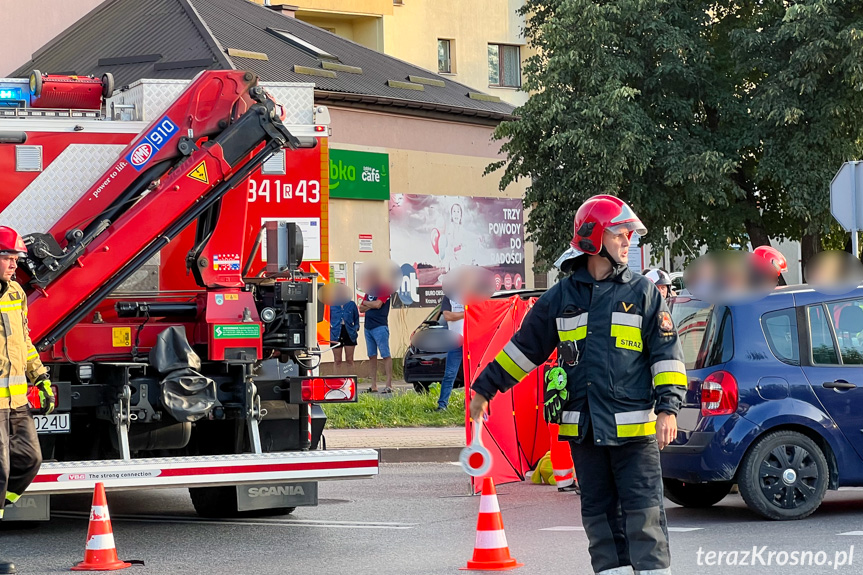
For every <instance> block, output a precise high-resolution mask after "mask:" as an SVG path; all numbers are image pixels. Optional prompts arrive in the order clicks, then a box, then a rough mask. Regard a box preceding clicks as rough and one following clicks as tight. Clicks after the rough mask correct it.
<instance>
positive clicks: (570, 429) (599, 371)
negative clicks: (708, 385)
mask: <svg viewBox="0 0 863 575" xmlns="http://www.w3.org/2000/svg"><path fill="white" fill-rule="evenodd" d="M586 263H587V256H580V257H578V258H577V259H576V261H575V263H574V272H573V274H572V275H571V276H569V277H567V278H565V279H563V280H562V281H560V282H559V283H557V284H556V285H555V286H553V287H552V288H551V289H549V290H548V291H547V292H546V293H544V294H543V295H542V297H540V298H539V299H538V300H537V301H536V303H535V304H534V306H533V308H532V309H531V310H530V311H529V312H528V313H527V315H526V316H525V318H524V322H523V323H522V326H521V328H520V329H519V330H518V332H516V334H515V335H514V336H513V337H512V339H511V340H510V341H509V343H507V344H506V346H504V348H503V350H502V351H501V352H500V353H499V354H498V355H497V356H496V357H495V359H494V361H492V362H491V363H490V364H489V365H488V366H487V367H486V368H485V369H484V370H483V371H482V373H480V375H479V377H477V379H476V381H475V382H474V384H473V386H472V389H473V390H474V391H477V392H479V393H480V394H482V395H483V396H485V397H486V398H488V399H491V398H492V397H494V395H495V393H496V392H498V391H506V390H507V389H509V388H511V387H512V386H514V385H515V384H516V383H518V382H519V381H520V380H521V379H522V378H524V377H525V376H526V375H527V374H528V373H530V372H531V371H533V370H534V369H536V367H537V366H539V365H541V364H542V363H544V362H545V361H546V360H547V359H548V357H549V356H550V355H551V353H552V352H553V351H554V350H555V348H556V347H557V345H558V343H559V342H561V341H566V340H571V341H574V342H575V345H576V347H577V349H578V354H579V355H578V361H577V363H576V364H575V365H567V364H564V365H563V368H564V370H565V371H566V375H567V383H566V391H567V398H566V400H565V402H564V404H563V413H562V414H561V418H560V419H561V426H560V436H561V438H564V439H571V440H574V441H577V442H581V440H582V439H583V438H584V437H585V432H586V431H587V427H588V425H592V426H593V437H594V441H595V443H596V445H620V444H622V443H626V442H628V441H632V440H635V439H642V440H643V438H644V437H647V436H652V435H654V434H655V433H656V414H658V413H660V412H668V413H672V414H675V415H676V414H677V412H678V411H679V409H680V404H681V402H682V401H683V397H684V393H685V391H686V384H687V380H686V369H685V367H684V364H683V351H682V349H681V347H680V343H679V340H678V336H677V330H676V329H675V327H674V324H673V322H672V320H671V314H670V313H669V311H668V307H667V306H666V305H665V301H664V300H663V298H662V296H661V294H660V293H659V290H657V289H656V286H655V285H653V283H652V282H651V281H650V280H648V279H647V278H645V277H644V276H642V275H635V274H633V273H632V272H631V271H630V270H629V269H627V268H626V267H625V266H618V267H617V268H615V270H614V272H612V275H611V276H610V277H609V278H607V279H605V280H603V281H596V280H594V279H593V277H592V276H591V275H590V273H589V272H588V271H587V268H586Z"/></svg>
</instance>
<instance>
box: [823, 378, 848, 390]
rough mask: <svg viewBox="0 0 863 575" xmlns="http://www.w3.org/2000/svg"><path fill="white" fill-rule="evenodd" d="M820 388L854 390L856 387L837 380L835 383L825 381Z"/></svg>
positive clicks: (842, 380)
mask: <svg viewBox="0 0 863 575" xmlns="http://www.w3.org/2000/svg"><path fill="white" fill-rule="evenodd" d="M821 387H826V388H827V389H854V388H855V387H857V386H856V385H854V384H853V383H848V382H847V381H845V380H844V379H837V380H836V381H825V382H824V383H822V384H821Z"/></svg>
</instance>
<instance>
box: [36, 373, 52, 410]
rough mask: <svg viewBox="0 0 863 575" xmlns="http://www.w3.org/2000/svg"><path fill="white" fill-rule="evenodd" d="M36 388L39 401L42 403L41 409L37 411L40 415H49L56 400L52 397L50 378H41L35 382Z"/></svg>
mask: <svg viewBox="0 0 863 575" xmlns="http://www.w3.org/2000/svg"><path fill="white" fill-rule="evenodd" d="M36 389H37V390H39V401H40V402H41V404H42V409H41V410H40V411H39V413H40V414H41V415H49V414H51V412H53V411H54V406H55V405H56V403H57V402H56V400H55V398H54V390H53V389H51V380H49V379H43V380H42V381H38V382H36Z"/></svg>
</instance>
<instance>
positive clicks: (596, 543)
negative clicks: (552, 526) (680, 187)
mask: <svg viewBox="0 0 863 575" xmlns="http://www.w3.org/2000/svg"><path fill="white" fill-rule="evenodd" d="M633 232H635V233H638V235H639V236H644V235H645V234H646V233H647V230H646V229H645V228H644V225H643V224H642V223H641V221H640V220H639V219H638V217H637V216H636V215H635V213H634V212H633V211H632V210H631V209H630V208H629V206H628V205H626V203H624V202H623V201H621V200H620V199H618V198H615V197H612V196H594V197H593V198H590V199H589V200H588V201H586V202H585V203H584V204H583V205H582V206H581V207H580V208H579V210H578V212H577V213H576V216H575V233H574V237H573V240H572V246H573V247H574V248H575V249H577V250H579V251H580V252H582V253H581V255H578V256H577V257H575V258H572V259H570V260H568V261H567V262H566V263H565V264H564V271H568V272H571V275H569V276H568V277H566V278H564V279H563V280H562V281H560V282H559V283H557V284H556V285H555V286H554V287H552V288H551V289H549V290H548V291H547V292H546V293H545V294H543V296H542V297H541V298H539V300H537V302H536V304H535V305H534V307H533V309H531V311H530V312H529V313H528V314H527V316H525V319H524V322H523V324H522V327H521V328H520V329H519V330H518V332H517V333H516V334H515V335H514V336H513V338H512V339H511V340H510V341H509V343H507V344H506V346H504V348H503V350H502V351H501V352H500V353H499V354H498V355H497V356H496V357H495V359H494V361H492V362H491V363H490V364H489V365H488V366H487V367H486V368H485V369H484V370H483V371H482V373H481V374H480V375H479V377H478V378H477V380H476V382H475V383H474V384H473V386H472V389H473V390H474V391H475V392H476V394H475V395H474V397H473V398H472V400H471V403H470V412H471V417H473V418H474V419H478V418H479V417H480V416H481V415H482V413H483V412H484V411H485V410H486V409H487V407H488V402H489V400H491V399H492V398H493V397H494V396H495V394H496V393H497V392H499V391H505V390H507V389H509V388H510V387H512V386H513V385H515V384H516V383H518V381H520V380H521V379H522V378H524V377H525V376H526V375H527V374H528V373H530V372H531V371H533V370H534V369H536V367H537V366H539V365H541V364H542V363H544V362H545V361H546V359H547V358H548V357H549V355H550V354H551V353H552V351H554V350H555V348H557V354H558V363H559V367H561V368H562V371H563V373H562V374H561V375H562V380H561V381H560V382H559V383H560V385H555V386H554V387H553V388H551V387H550V388H549V389H548V390H547V392H548V391H549V390H550V391H552V392H553V393H552V394H551V397H549V393H546V398H545V400H546V414H547V416H549V417H550V418H551V419H552V420H553V421H551V422H556V423H559V424H560V437H561V439H565V440H569V441H570V443H571V449H572V456H573V460H574V462H575V470H576V473H577V475H578V480H579V484H580V486H581V492H582V499H581V503H582V505H581V515H582V523H583V525H584V529H585V532H586V534H587V538H588V550H589V552H590V558H591V564H592V567H593V570H594V572H595V573H596V574H598V575H624V574H631V573H633V570H634V572H635V574H636V575H648V574H650V575H670V573H671V556H670V553H669V547H668V531H667V529H666V521H665V510H664V507H663V487H662V474H661V470H660V464H659V451H660V449H662V448H664V447H665V446H666V445H668V444H669V443H670V442H671V441H673V440H674V438H675V437H676V435H677V419H676V415H677V413H678V411H679V409H680V405H681V402H682V400H683V396H684V392H685V390H686V383H687V380H686V370H685V367H684V364H683V361H682V360H683V352H682V350H681V347H680V343H679V341H678V337H677V332H676V329H675V327H674V324H673V322H672V319H671V314H670V313H669V311H668V308H667V306H666V305H665V301H664V298H662V297H661V295H660V294H659V291H658V290H657V289H656V286H655V285H653V283H652V282H650V280H648V279H647V278H646V277H644V276H642V275H640V274H633V273H632V272H631V271H630V270H629V269H628V268H627V266H626V262H627V258H628V251H629V245H630V240H631V237H632V234H633Z"/></svg>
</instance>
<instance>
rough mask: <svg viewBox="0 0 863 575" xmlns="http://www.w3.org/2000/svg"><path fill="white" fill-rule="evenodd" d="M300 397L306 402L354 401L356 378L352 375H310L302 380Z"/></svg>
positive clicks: (355, 397)
mask: <svg viewBox="0 0 863 575" xmlns="http://www.w3.org/2000/svg"><path fill="white" fill-rule="evenodd" d="M302 398H303V401H305V402H307V403H337V402H346V401H356V399H357V380H356V379H355V378H353V377H312V378H309V379H304V380H303V382H302Z"/></svg>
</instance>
